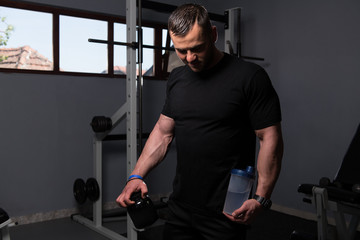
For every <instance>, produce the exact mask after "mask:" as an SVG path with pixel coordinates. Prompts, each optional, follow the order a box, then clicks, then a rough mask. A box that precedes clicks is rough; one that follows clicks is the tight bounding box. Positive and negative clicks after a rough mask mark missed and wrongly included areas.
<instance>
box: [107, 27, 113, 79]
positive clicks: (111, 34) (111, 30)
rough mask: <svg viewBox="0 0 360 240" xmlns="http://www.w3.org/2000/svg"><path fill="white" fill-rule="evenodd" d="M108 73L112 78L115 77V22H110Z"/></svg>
mask: <svg viewBox="0 0 360 240" xmlns="http://www.w3.org/2000/svg"><path fill="white" fill-rule="evenodd" d="M108 40H110V42H109V43H108V45H107V47H108V51H107V52H108V73H109V75H110V76H114V44H111V43H112V42H113V41H114V22H113V21H109V22H108Z"/></svg>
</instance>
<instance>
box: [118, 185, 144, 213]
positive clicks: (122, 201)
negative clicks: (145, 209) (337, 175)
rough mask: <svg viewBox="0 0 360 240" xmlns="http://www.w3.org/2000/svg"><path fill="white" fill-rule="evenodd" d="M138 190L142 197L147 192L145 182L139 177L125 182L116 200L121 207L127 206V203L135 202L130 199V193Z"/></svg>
mask: <svg viewBox="0 0 360 240" xmlns="http://www.w3.org/2000/svg"><path fill="white" fill-rule="evenodd" d="M140 191H141V197H142V198H144V197H145V196H146V195H147V194H148V188H147V186H146V184H145V182H144V181H143V180H141V179H133V180H131V181H129V182H128V183H127V184H126V186H125V187H124V189H123V191H122V193H121V194H120V195H119V197H118V198H117V199H116V202H117V203H118V204H119V205H120V206H122V207H128V206H129V205H132V204H134V203H135V202H134V201H131V200H130V196H131V194H132V193H134V192H140Z"/></svg>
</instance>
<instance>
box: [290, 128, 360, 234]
mask: <svg viewBox="0 0 360 240" xmlns="http://www.w3.org/2000/svg"><path fill="white" fill-rule="evenodd" d="M359 172H360V125H359V126H358V128H357V130H356V133H355V136H354V137H353V139H352V141H351V144H350V146H349V148H348V150H347V152H346V154H345V156H344V159H343V161H342V163H341V166H340V168H339V170H338V172H337V174H336V176H335V178H334V180H333V181H331V180H330V179H329V178H327V177H322V178H321V179H320V181H319V184H300V185H299V187H298V192H300V193H303V194H305V195H307V196H308V198H305V199H304V201H305V202H308V203H312V204H313V206H314V207H315V209H316V217H317V230H318V234H317V239H318V240H326V239H329V238H330V237H332V239H334V238H335V239H336V236H331V235H329V231H328V230H329V229H328V220H327V212H333V214H334V216H335V223H336V233H337V237H338V238H339V239H341V240H353V239H355V235H356V231H357V227H358V226H359V221H360V174H359ZM346 215H347V216H348V217H350V220H349V223H347V218H346ZM299 235H301V233H299ZM293 239H304V238H301V237H299V238H296V237H294V238H293Z"/></svg>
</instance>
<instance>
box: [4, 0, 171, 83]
mask: <svg viewBox="0 0 360 240" xmlns="http://www.w3.org/2000/svg"><path fill="white" fill-rule="evenodd" d="M0 6H3V7H11V8H17V9H23V10H30V11H36V12H43V13H49V14H52V46H53V66H54V68H53V70H46V71H43V70H30V69H11V68H0V72H11V73H32V74H51V75H71V76H96V77H106V78H125V77H126V75H122V74H114V44H113V42H114V24H115V23H121V24H126V17H123V16H114V15H111V14H103V13H98V12H92V11H85V10H78V9H72V8H65V7H53V6H49V5H44V4H36V3H29V2H27V3H25V2H15V1H11V0H2V1H1V4H0ZM60 16H70V17H79V18H86V19H92V20H101V21H106V22H107V28H108V29H107V39H105V40H106V41H107V43H106V44H107V60H108V65H107V73H87V72H70V71H60V67H59V65H60V64H59V62H60V55H59V45H60V35H59V34H60V31H59V26H60ZM142 26H143V27H150V28H154V45H155V46H162V30H163V29H167V25H166V24H164V23H159V22H150V21H142ZM168 42H169V43H170V37H169V36H167V43H168ZM168 47H169V46H168ZM161 51H162V50H161V49H154V65H153V68H154V75H153V76H143V78H144V79H156V80H165V79H166V78H167V76H168V75H169V73H168V72H167V70H164V69H166V67H165V66H167V59H168V55H169V54H167V53H165V54H164V55H163V54H162V52H161ZM163 59H164V60H163ZM163 61H164V64H163ZM163 66H164V67H163Z"/></svg>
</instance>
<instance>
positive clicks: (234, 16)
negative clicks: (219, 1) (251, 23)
mask: <svg viewBox="0 0 360 240" xmlns="http://www.w3.org/2000/svg"><path fill="white" fill-rule="evenodd" d="M225 12H226V15H227V17H228V21H227V24H226V27H225V41H224V42H225V52H227V53H229V54H232V55H236V56H238V57H240V56H241V39H240V37H241V8H231V9H228V10H226V11H225Z"/></svg>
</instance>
